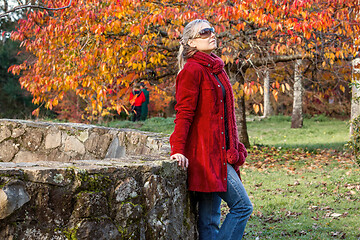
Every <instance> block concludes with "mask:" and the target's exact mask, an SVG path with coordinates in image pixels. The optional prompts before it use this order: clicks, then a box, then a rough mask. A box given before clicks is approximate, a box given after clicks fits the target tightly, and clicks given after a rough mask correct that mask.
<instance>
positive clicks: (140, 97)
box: [129, 91, 146, 107]
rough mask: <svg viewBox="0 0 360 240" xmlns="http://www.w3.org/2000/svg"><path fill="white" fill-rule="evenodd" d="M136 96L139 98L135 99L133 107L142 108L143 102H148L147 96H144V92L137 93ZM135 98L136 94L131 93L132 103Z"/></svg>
mask: <svg viewBox="0 0 360 240" xmlns="http://www.w3.org/2000/svg"><path fill="white" fill-rule="evenodd" d="M139 93H140V94H139ZM135 95H136V96H137V97H136V99H135V103H134V104H133V106H135V107H139V106H141V104H142V103H143V102H145V100H146V99H145V95H144V93H143V92H142V91H135ZM133 98H134V93H133V91H131V93H130V98H129V101H131V99H133Z"/></svg>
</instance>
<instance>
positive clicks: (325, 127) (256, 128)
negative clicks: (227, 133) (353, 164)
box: [247, 115, 350, 150]
mask: <svg viewBox="0 0 360 240" xmlns="http://www.w3.org/2000/svg"><path fill="white" fill-rule="evenodd" d="M247 126H248V134H249V138H250V143H251V144H253V145H265V146H274V147H285V148H298V147H300V148H307V149H309V150H314V149H318V148H331V149H337V150H342V148H343V146H344V144H345V143H346V142H347V141H348V140H349V136H350V135H349V126H348V123H347V121H341V120H336V119H329V118H326V117H325V116H323V115H319V116H315V117H312V118H305V119H304V124H303V127H302V128H298V129H292V128H290V127H291V117H288V116H273V117H271V118H268V119H263V120H261V121H258V120H254V121H248V122H247Z"/></svg>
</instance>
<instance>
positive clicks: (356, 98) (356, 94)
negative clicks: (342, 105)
mask: <svg viewBox="0 0 360 240" xmlns="http://www.w3.org/2000/svg"><path fill="white" fill-rule="evenodd" d="M352 64H353V72H352V83H353V86H352V90H351V92H352V100H351V121H352V120H354V119H355V118H356V117H358V116H359V115H360V79H359V74H360V66H359V64H360V58H355V59H354V60H353V61H352ZM353 133H354V125H353V124H352V123H351V124H350V135H353Z"/></svg>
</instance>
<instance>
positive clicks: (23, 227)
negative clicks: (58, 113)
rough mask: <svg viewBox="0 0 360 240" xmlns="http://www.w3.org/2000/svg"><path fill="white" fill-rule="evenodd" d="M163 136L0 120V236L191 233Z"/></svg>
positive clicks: (185, 200)
mask: <svg viewBox="0 0 360 240" xmlns="http://www.w3.org/2000/svg"><path fill="white" fill-rule="evenodd" d="M167 141H168V138H167V137H163V136H161V135H159V134H154V133H145V132H141V131H136V130H129V129H114V128H104V127H98V126H92V125H83V124H54V123H39V122H31V121H22V120H21V121H20V120H8V119H3V120H0V188H1V189H0V239H196V238H197V232H196V221H195V214H194V213H195V207H194V206H193V205H192V201H190V196H189V193H188V192H187V190H186V173H185V172H184V171H183V170H181V169H179V168H178V166H177V164H176V162H172V161H169V160H168V159H169V157H168V156H169V144H168V142H167Z"/></svg>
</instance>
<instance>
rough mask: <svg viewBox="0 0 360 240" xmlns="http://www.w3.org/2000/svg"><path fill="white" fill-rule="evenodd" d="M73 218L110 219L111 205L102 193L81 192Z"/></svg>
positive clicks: (77, 197)
mask: <svg viewBox="0 0 360 240" xmlns="http://www.w3.org/2000/svg"><path fill="white" fill-rule="evenodd" d="M76 199H77V200H76V203H75V207H74V211H73V213H72V217H73V218H90V217H108V216H109V205H108V203H107V199H106V196H105V194H104V193H102V192H80V193H78V195H77V196H76Z"/></svg>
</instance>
